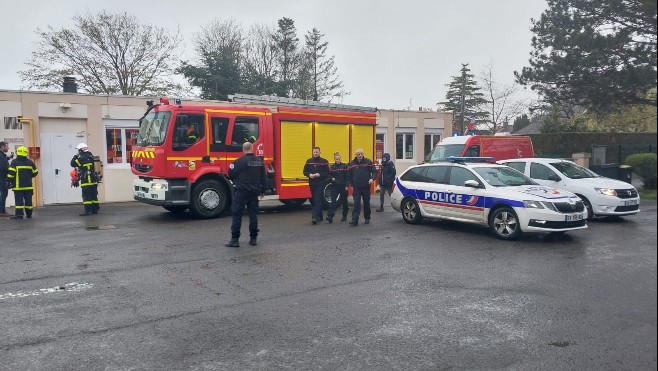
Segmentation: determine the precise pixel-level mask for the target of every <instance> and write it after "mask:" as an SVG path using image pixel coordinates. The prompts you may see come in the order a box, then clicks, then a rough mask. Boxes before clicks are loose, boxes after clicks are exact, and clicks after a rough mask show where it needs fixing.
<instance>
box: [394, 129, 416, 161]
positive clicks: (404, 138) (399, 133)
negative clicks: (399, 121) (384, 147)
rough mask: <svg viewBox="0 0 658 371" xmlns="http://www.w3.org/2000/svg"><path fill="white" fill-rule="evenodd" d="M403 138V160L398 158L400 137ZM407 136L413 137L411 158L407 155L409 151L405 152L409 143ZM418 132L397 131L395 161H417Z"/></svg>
mask: <svg viewBox="0 0 658 371" xmlns="http://www.w3.org/2000/svg"><path fill="white" fill-rule="evenodd" d="M400 135H401V136H402V156H403V157H402V158H400V157H398V136H400ZM407 135H411V143H410V144H411V146H412V147H411V157H410V158H407V157H406V155H405V154H406V153H407V151H406V150H405V149H406V148H407V147H408V146H409V143H408V142H407ZM416 151H417V150H416V132H415V131H413V130H396V131H395V159H396V160H397V161H408V162H415V161H416Z"/></svg>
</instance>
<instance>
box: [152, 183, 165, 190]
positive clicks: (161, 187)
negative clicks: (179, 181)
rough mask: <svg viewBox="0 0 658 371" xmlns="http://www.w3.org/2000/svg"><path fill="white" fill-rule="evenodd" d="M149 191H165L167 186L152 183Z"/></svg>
mask: <svg viewBox="0 0 658 371" xmlns="http://www.w3.org/2000/svg"><path fill="white" fill-rule="evenodd" d="M151 189H162V190H166V189H167V185H166V184H164V183H153V184H151Z"/></svg>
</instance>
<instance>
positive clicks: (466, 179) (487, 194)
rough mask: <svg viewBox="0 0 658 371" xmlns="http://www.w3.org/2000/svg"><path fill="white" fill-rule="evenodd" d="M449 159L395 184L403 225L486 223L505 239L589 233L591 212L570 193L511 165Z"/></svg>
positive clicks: (393, 200)
mask: <svg viewBox="0 0 658 371" xmlns="http://www.w3.org/2000/svg"><path fill="white" fill-rule="evenodd" d="M448 159H449V160H450V161H449V162H438V163H429V164H421V165H416V166H412V167H410V168H409V169H407V170H406V171H405V172H403V173H402V174H400V176H399V177H398V178H397V179H396V187H395V190H394V191H393V194H392V195H391V206H392V207H393V209H395V210H396V211H400V212H401V213H402V218H403V219H404V221H406V222H407V223H410V224H417V223H420V222H421V220H422V219H423V218H432V219H448V220H455V221H461V222H468V223H476V224H482V225H485V226H489V228H490V229H491V231H492V232H493V233H494V234H495V235H496V236H497V237H498V238H501V239H505V240H511V239H515V238H517V237H518V236H519V235H520V234H521V233H523V232H540V233H564V232H567V231H572V230H576V229H584V228H587V224H586V220H587V210H586V209H585V206H584V205H583V202H582V201H581V200H580V198H579V197H578V196H576V195H575V194H573V193H571V192H568V191H563V190H558V189H555V188H551V187H545V186H541V185H539V184H537V183H536V182H535V181H533V180H532V179H530V178H528V177H526V176H525V175H523V174H521V173H520V172H518V171H516V170H514V169H512V168H510V167H508V166H504V165H499V164H491V163H482V162H466V161H477V160H478V159H479V160H480V161H482V158H472V157H470V158H469V157H453V158H448ZM487 160H492V159H490V158H487Z"/></svg>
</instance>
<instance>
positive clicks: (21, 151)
mask: <svg viewBox="0 0 658 371" xmlns="http://www.w3.org/2000/svg"><path fill="white" fill-rule="evenodd" d="M16 154H17V155H18V156H27V147H25V146H20V147H18V148H17V149H16Z"/></svg>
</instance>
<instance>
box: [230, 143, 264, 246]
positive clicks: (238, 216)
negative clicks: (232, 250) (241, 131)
mask: <svg viewBox="0 0 658 371" xmlns="http://www.w3.org/2000/svg"><path fill="white" fill-rule="evenodd" d="M242 152H244V155H243V156H242V157H240V158H239V159H237V160H235V161H234V162H233V163H232V164H231V165H230V166H229V168H228V176H229V178H230V179H231V181H233V185H234V188H235V193H234V194H233V203H232V204H231V213H232V214H233V222H232V223H231V240H230V241H229V242H227V243H226V244H224V246H226V247H240V228H241V227H242V212H243V211H244V208H245V205H246V206H247V212H248V213H249V237H250V239H249V244H250V245H251V246H256V245H258V199H259V198H263V197H264V195H265V188H266V187H267V174H266V173H265V165H264V164H263V160H262V159H261V158H260V157H257V156H255V155H254V151H253V144H252V143H250V142H246V143H244V144H243V145H242Z"/></svg>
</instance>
